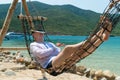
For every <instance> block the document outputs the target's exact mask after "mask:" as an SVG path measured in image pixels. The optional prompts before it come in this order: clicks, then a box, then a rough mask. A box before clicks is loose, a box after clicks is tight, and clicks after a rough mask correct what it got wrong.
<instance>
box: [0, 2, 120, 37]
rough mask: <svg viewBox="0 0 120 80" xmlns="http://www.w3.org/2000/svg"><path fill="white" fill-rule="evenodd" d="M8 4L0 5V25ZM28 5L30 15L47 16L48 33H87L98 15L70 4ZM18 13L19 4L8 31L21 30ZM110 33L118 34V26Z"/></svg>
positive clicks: (35, 3) (92, 27)
mask: <svg viewBox="0 0 120 80" xmlns="http://www.w3.org/2000/svg"><path fill="white" fill-rule="evenodd" d="M9 5H10V4H3V5H0V27H2V25H3V21H4V18H5V16H6V14H7V10H8V8H9ZM28 7H29V10H30V13H31V15H33V16H34V15H35V16H37V15H40V16H45V17H47V18H48V20H47V21H45V22H44V26H45V28H46V30H47V32H48V33H49V34H59V35H88V34H89V33H90V32H91V31H92V30H93V29H94V27H95V25H96V24H97V22H98V20H99V16H100V14H99V13H96V12H93V11H90V10H83V9H80V8H77V7H75V6H72V5H61V6H58V5H48V4H44V3H40V2H36V1H34V2H30V3H28ZM23 13H24V12H23ZM19 14H20V4H18V5H17V7H16V10H15V12H14V16H13V18H12V22H11V24H10V28H9V31H15V32H22V28H21V24H20V21H19V20H18V19H17V17H16V16H17V15H19ZM112 34H114V35H120V27H117V28H116V29H115V30H114V31H113V33H112Z"/></svg>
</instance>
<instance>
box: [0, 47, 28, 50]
mask: <svg viewBox="0 0 120 80" xmlns="http://www.w3.org/2000/svg"><path fill="white" fill-rule="evenodd" d="M4 50H27V47H0V51H4Z"/></svg>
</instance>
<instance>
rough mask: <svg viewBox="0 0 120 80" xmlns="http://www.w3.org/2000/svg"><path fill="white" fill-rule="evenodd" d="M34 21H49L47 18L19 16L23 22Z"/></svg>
mask: <svg viewBox="0 0 120 80" xmlns="http://www.w3.org/2000/svg"><path fill="white" fill-rule="evenodd" d="M29 18H30V19H32V20H33V21H34V20H38V21H46V20H47V17H43V16H24V15H19V16H18V19H20V20H22V19H26V20H28V19H29Z"/></svg>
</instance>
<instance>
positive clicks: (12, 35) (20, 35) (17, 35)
mask: <svg viewBox="0 0 120 80" xmlns="http://www.w3.org/2000/svg"><path fill="white" fill-rule="evenodd" d="M23 37H24V34H23V33H16V32H8V33H7V34H6V35H5V39H7V40H10V39H19V38H23Z"/></svg>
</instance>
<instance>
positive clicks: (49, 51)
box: [30, 20, 112, 69]
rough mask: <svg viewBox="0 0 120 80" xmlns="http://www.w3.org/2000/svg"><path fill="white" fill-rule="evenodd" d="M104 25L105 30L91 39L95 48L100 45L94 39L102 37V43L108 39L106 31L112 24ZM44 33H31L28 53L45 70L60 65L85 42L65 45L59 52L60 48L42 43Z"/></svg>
mask: <svg viewBox="0 0 120 80" xmlns="http://www.w3.org/2000/svg"><path fill="white" fill-rule="evenodd" d="M105 23H106V24H107V25H108V26H107V30H105V31H104V29H103V28H102V27H101V28H100V30H99V31H98V32H97V33H96V35H97V36H96V35H94V36H93V37H92V38H91V41H94V45H96V46H97V45H99V44H100V43H101V40H100V39H97V40H95V39H96V37H98V36H100V37H102V38H101V39H102V41H105V40H107V39H108V38H109V35H110V32H108V30H109V31H111V29H112V23H111V22H109V21H107V20H106V21H105ZM44 33H45V32H41V31H32V36H33V38H34V40H35V41H34V42H33V43H31V44H30V51H31V53H32V54H33V56H34V57H35V58H36V59H37V61H38V62H39V63H40V64H41V66H42V67H43V68H46V69H48V68H51V67H52V68H55V67H56V66H59V65H60V64H62V63H63V62H64V61H65V60H66V59H67V58H69V57H70V56H71V55H73V54H74V51H76V50H77V49H78V48H79V47H80V46H81V45H83V44H84V43H85V42H86V41H83V42H80V43H77V44H73V45H66V46H65V47H64V49H63V50H60V48H59V47H57V46H56V45H54V44H53V43H51V42H44ZM92 50H93V49H92V48H90V49H89V51H92Z"/></svg>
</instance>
